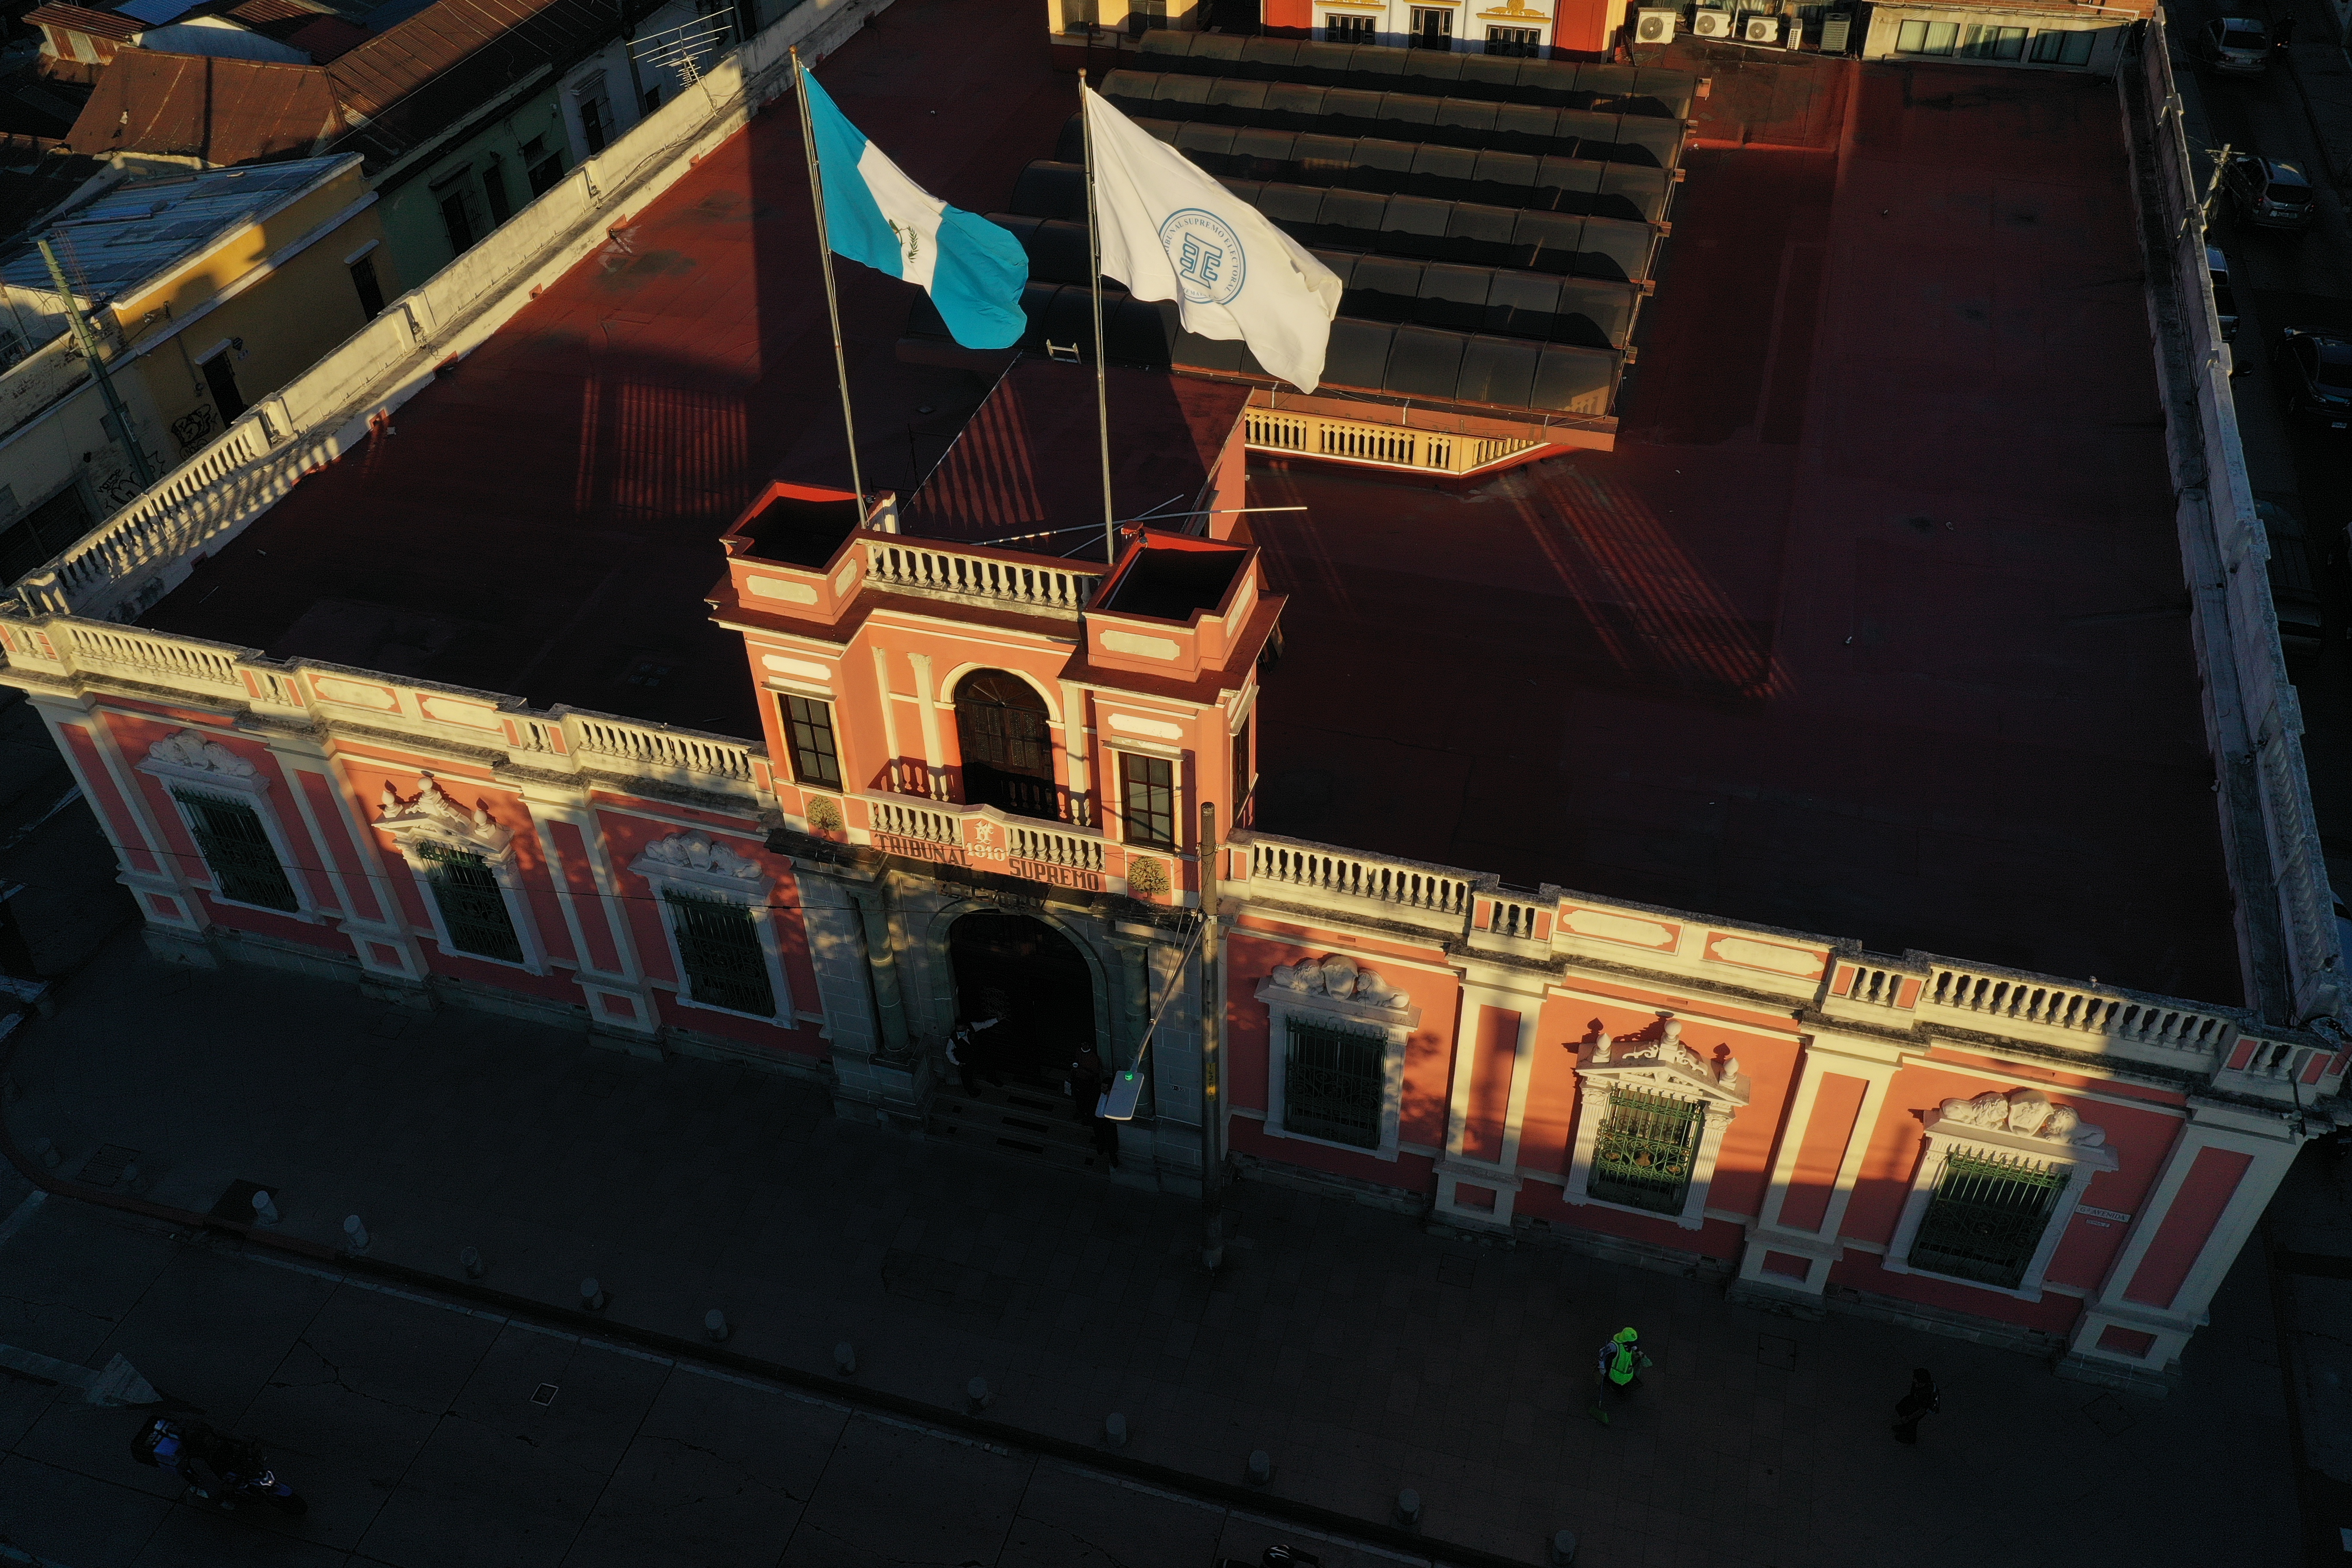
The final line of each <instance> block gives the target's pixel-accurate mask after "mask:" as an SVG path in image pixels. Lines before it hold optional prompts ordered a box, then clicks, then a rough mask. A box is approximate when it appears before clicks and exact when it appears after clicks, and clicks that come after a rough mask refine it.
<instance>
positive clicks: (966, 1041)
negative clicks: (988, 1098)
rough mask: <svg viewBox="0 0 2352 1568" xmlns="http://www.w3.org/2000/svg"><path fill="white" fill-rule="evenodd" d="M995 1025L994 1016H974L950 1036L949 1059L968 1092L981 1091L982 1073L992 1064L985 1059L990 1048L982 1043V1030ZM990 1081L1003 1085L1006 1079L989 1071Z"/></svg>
mask: <svg viewBox="0 0 2352 1568" xmlns="http://www.w3.org/2000/svg"><path fill="white" fill-rule="evenodd" d="M994 1027H996V1020H995V1019H993V1018H974V1019H972V1020H971V1022H969V1023H967V1024H965V1025H964V1026H963V1027H961V1028H960V1029H958V1030H957V1031H956V1032H955V1033H954V1034H952V1035H950V1036H949V1037H948V1061H949V1062H950V1064H951V1065H952V1066H953V1067H954V1068H955V1069H956V1076H957V1077H958V1078H960V1079H962V1080H963V1091H964V1092H965V1093H966V1094H978V1093H979V1092H980V1075H981V1073H982V1071H983V1070H985V1069H986V1068H988V1067H990V1066H992V1064H990V1063H987V1062H985V1061H984V1059H983V1058H986V1057H987V1056H988V1048H987V1047H985V1046H983V1045H982V1044H981V1040H980V1035H981V1031H982V1030H983V1029H993V1028H994ZM988 1081H989V1082H991V1083H993V1084H999V1085H1001V1084H1003V1081H1004V1080H1003V1079H1002V1078H1000V1077H998V1076H997V1075H996V1073H995V1072H993V1071H989V1073H988Z"/></svg>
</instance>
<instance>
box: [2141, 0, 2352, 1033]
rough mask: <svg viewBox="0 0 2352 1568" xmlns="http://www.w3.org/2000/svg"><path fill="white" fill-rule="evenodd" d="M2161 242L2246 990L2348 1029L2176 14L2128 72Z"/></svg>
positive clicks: (2224, 830)
mask: <svg viewBox="0 0 2352 1568" xmlns="http://www.w3.org/2000/svg"><path fill="white" fill-rule="evenodd" d="M2116 86H2117V91H2118V94H2119V97H2120V100H2121V103H2122V107H2123V116H2124V123H2125V127H2126V132H2127V134H2128V135H2129V136H2130V138H2131V143H2132V160H2133V170H2132V174H2133V179H2132V182H2131V184H2132V192H2133V196H2134V200H2135V202H2136V203H2137V205H2138V208H2139V216H2140V220H2141V222H2140V227H2141V235H2142V243H2143V245H2144V246H2145V247H2147V251H2148V258H2147V259H2148V279H2149V289H2148V300H2147V305H2148V326H2149V331H2150V335H2151V336H2152V337H2153V338H2154V340H2155V343H2154V347H2155V350H2156V364H2157V374H2158V379H2159V384H2160V385H2161V387H2162V389H2163V393H2164V397H2165V405H2166V408H2165V416H2166V434H2167V439H2168V445H2169V447H2170V450H2171V454H2172V466H2173V483H2174V488H2175V490H2176V492H2177V494H2178V496H2179V509H2178V511H2177V513H2176V517H2177V521H2178V526H2179V534H2180V551H2181V558H2182V566H2183V570H2184V574H2185V575H2186V577H2187V579H2188V584H2189V605H2190V621H2191V627H2192V634H2193V641H2194V644H2195V647H2196V653H2197V665H2198V671H2199V673H2200V676H2201V677H2202V678H2203V687H2204V711H2205V726H2206V735H2207V739H2208V742H2209V743H2210V747H2211V749H2212V753H2213V756H2214V759H2215V763H2216V789H2215V798H2216V800H2217V802H2218V804H2219V805H2220V808H2221V840H2222V846H2223V849H2224V852H2225V853H2226V854H2227V856H2228V857H2229V864H2230V879H2231V885H2232V886H2233V887H2234V888H2235V889H2237V892H2238V910H2237V921H2238V933H2239V945H2240V950H2241V963H2242V968H2243V969H2244V971H2245V974H2246V987H2247V994H2249V995H2250V996H2252V997H2253V998H2254V999H2255V1002H2256V1010H2257V1011H2258V1012H2259V1013H2260V1014H2261V1015H2262V1016H2264V1017H2267V1018H2271V1019H2273V1020H2275V1021H2279V1022H2288V1021H2292V1022H2294V1023H2297V1024H2309V1025H2312V1026H2316V1027H2318V1028H2319V1029H2320V1030H2321V1031H2322V1032H2323V1033H2325V1034H2326V1035H2328V1036H2329V1037H2339V1036H2340V1035H2341V1032H2342V1031H2341V1028H2340V1026H2339V1025H2338V1023H2337V1019H2338V1018H2339V1017H2340V1016H2341V1015H2342V1012H2343V1010H2344V1008H2345V1005H2346V1004H2347V997H2346V995H2345V988H2344V980H2343V973H2342V970H2343V963H2344V954H2343V952H2341V950H2340V947H2339V943H2338V940H2337V936H2336V921H2335V910H2334V900H2332V898H2331V897H2330V895H2329V892H2328V886H2327V874H2326V860H2325V858H2324V856H2323V853H2322V851H2321V848H2320V843H2319V828H2318V824H2317V821H2316V819H2315V816H2314V815H2313V812H2312V805H2311V786H2310V784H2309V781H2308V779H2307V778H2306V776H2305V772H2304V758H2303V710H2302V706H2301V704H2300V703H2298V702H2297V700H2296V699H2295V693H2294V686H2293V685H2292V684H2291V683H2290V682H2289V680H2288V679H2287V673H2286V660H2285V656H2284V652H2283V651H2282V649H2281V647H2280V646H2279V637H2278V617H2277V614H2276V612H2275V610H2274V608H2273V605H2272V603H2271V592H2270V581H2269V575H2268V574H2267V572H2266V571H2265V569H2264V563H2265V562H2266V561H2267V560H2268V559H2269V556H2270V545H2269V542H2268V541H2267V539H2266V537H2265V535H2264V533H2263V527H2262V524H2261V522H2260V521H2259V520H2258V519H2257V518H2256V516H2255V514H2254V498H2253V490H2252V485H2251V482H2250V481H2249V480H2248V479H2247V476H2246V460H2245V452H2244V449H2243V447H2242V445H2241V444H2240V440H2239V435H2238V414H2237V405H2236V404H2235V403H2234V402H2232V400H2231V392H2230V384H2229V376H2230V368H2231V362H2230V349H2229V346H2228V345H2227V344H2226V343H2224V342H2222V341H2221V321H2220V319H2219V318H2218V317H2217V316H2216V315H2215V313H2214V307H2213V295H2212V289H2211V287H2210V280H2209V269H2208V268H2207V265H2206V259H2205V234H2204V226H2203V224H2202V222H2201V221H2200V216H2199V213H2200V196H2201V195H2202V189H2203V182H2202V181H2201V180H2200V178H2199V176H2198V174H2197V173H2196V165H2195V163H2194V161H2193V159H2192V158H2191V156H2190V153H2189V139H2188V135H2187V133H2186V132H2185V130H2184V129H2183V127H2182V124H2181V119H2180V99H2179V95H2178V94H2177V93H2176V92H2175V90H2174V88H2173V80H2172V62H2171V58H2170V54H2169V42H2168V33H2167V26H2166V18H2165V16H2163V14H2162V13H2161V12H2160V11H2159V12H2158V14H2157V16H2155V17H2154V19H2152V20H2151V21H2150V22H2149V23H2148V24H2147V34H2146V36H2145V37H2144V38H2143V40H2142V42H2141V46H2140V50H2139V56H2138V58H2137V59H2136V60H2129V61H2127V62H2126V65H2125V68H2123V69H2122V70H2121V71H2120V72H2119V73H2118V74H2117V77H2116Z"/></svg>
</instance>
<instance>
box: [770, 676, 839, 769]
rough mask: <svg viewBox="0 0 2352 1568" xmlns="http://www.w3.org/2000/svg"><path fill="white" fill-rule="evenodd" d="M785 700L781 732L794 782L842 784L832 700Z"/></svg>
mask: <svg viewBox="0 0 2352 1568" xmlns="http://www.w3.org/2000/svg"><path fill="white" fill-rule="evenodd" d="M783 702H784V733H785V738H786V739H787V740H788V741H790V742H791V743H792V750H793V783H794V784H818V785H822V786H823V787H824V788H826V789H839V788H840V787H841V749H840V747H839V746H837V745H835V742H834V738H833V704H832V703H830V702H819V701H816V700H814V699H812V698H807V697H790V696H787V697H786V698H784V700H783Z"/></svg>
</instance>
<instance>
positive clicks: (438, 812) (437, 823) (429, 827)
mask: <svg viewBox="0 0 2352 1568" xmlns="http://www.w3.org/2000/svg"><path fill="white" fill-rule="evenodd" d="M375 825H376V826H378V827H381V828H383V829H384V830H385V831H387V832H389V833H390V834H391V835H392V836H393V837H394V838H397V839H401V840H403V841H405V840H406V839H407V838H408V837H409V836H410V835H412V834H415V833H418V832H423V833H425V834H426V835H427V836H428V837H439V838H447V839H453V840H456V841H458V842H461V843H466V844H470V845H473V846H475V847H478V848H479V849H481V850H482V851H484V852H485V853H486V854H487V855H490V856H499V855H503V854H504V853H505V852H506V849H507V847H508V846H509V844H511V843H512V842H513V841H514V829H512V828H510V827H501V826H499V825H498V824H497V823H496V822H494V821H492V820H491V819H490V808H489V806H488V805H487V804H485V803H484V802H482V801H480V800H476V801H475V802H474V808H473V809H472V810H471V811H468V810H467V809H466V808H465V807H464V806H462V805H458V804H457V801H456V800H455V799H453V798H451V796H450V795H449V792H448V791H447V790H445V789H443V788H442V787H441V781H440V780H439V779H436V778H435V777H434V776H433V774H432V773H430V772H422V773H418V774H417V775H416V794H415V795H414V796H412V797H411V798H410V799H407V800H402V799H401V798H400V792H399V791H398V790H396V789H394V788H393V786H392V781H391V780H389V779H386V780H385V781H384V785H383V801H382V803H381V805H379V806H378V808H377V811H376V819H375Z"/></svg>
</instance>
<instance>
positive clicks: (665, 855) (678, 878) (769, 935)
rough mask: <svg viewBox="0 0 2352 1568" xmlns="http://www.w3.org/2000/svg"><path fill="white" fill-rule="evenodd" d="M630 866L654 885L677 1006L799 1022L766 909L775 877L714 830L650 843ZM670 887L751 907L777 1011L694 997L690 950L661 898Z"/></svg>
mask: <svg viewBox="0 0 2352 1568" xmlns="http://www.w3.org/2000/svg"><path fill="white" fill-rule="evenodd" d="M629 870H630V871H631V873H632V874H634V875H635V876H637V877H640V878H642V879H644V880H645V883H646V886H647V887H648V888H650V889H653V898H654V908H655V909H656V910H658V911H659V912H660V915H661V923H662V936H663V938H664V939H665V940H666V941H667V942H668V943H669V962H670V973H673V974H675V975H677V990H676V992H675V994H676V996H677V1001H678V1005H681V1006H685V1007H697V1008H699V1009H701V1010H702V1011H704V1012H706V1013H717V1014H719V1015H721V1016H725V1017H729V1018H756V1019H758V1020H759V1021H760V1022H761V1023H765V1024H773V1025H775V1026H776V1027H778V1028H780V1029H795V1028H798V1027H799V1026H800V1024H799V1021H798V1019H797V1017H796V1016H794V1012H793V988H792V985H791V984H790V983H789V982H788V981H787V980H786V979H785V978H784V960H783V953H782V951H781V950H780V949H779V948H778V946H777V945H776V923H775V918H774V911H773V910H771V909H770V908H769V907H768V895H769V893H770V891H771V890H772V888H773V886H774V879H772V878H771V877H770V876H769V875H768V874H767V873H766V872H765V871H763V870H761V868H760V864H759V862H758V861H756V860H753V859H751V858H750V857H748V856H744V855H740V854H738V853H736V852H735V851H734V850H733V849H730V848H729V847H727V846H726V845H725V844H724V843H721V842H720V841H719V838H718V837H715V836H713V835H711V834H708V833H674V834H672V835H670V836H669V837H667V838H663V839H658V840H656V841H655V842H654V843H651V844H648V845H646V847H645V852H644V853H643V854H641V855H639V856H638V857H637V858H635V860H632V861H630V862H629ZM671 891H677V892H681V893H691V894H693V895H694V896H696V897H698V898H706V899H719V900H723V901H725V902H727V903H730V904H737V905H740V906H741V907H742V908H744V909H746V910H750V911H751V931H752V934H753V935H754V936H755V937H757V938H758V940H759V943H760V953H761V957H762V958H764V959H765V960H766V961H767V966H768V994H769V995H770V996H771V997H772V999H773V1000H774V1002H775V1005H776V1010H775V1012H774V1013H772V1014H767V1015H762V1014H759V1013H742V1012H738V1011H737V1010H736V1009H734V1008H732V1007H721V1006H719V1005H718V1004H717V1003H715V1002H702V1001H698V1000H696V998H695V995H694V976H693V975H692V974H690V973H688V972H687V967H686V952H685V950H684V949H683V948H682V947H680V946H679V944H678V940H677V920H676V917H675V916H674V914H673V913H672V911H671V910H670V907H669V900H668V899H667V898H665V897H664V896H663V895H664V894H666V893H668V892H671Z"/></svg>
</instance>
